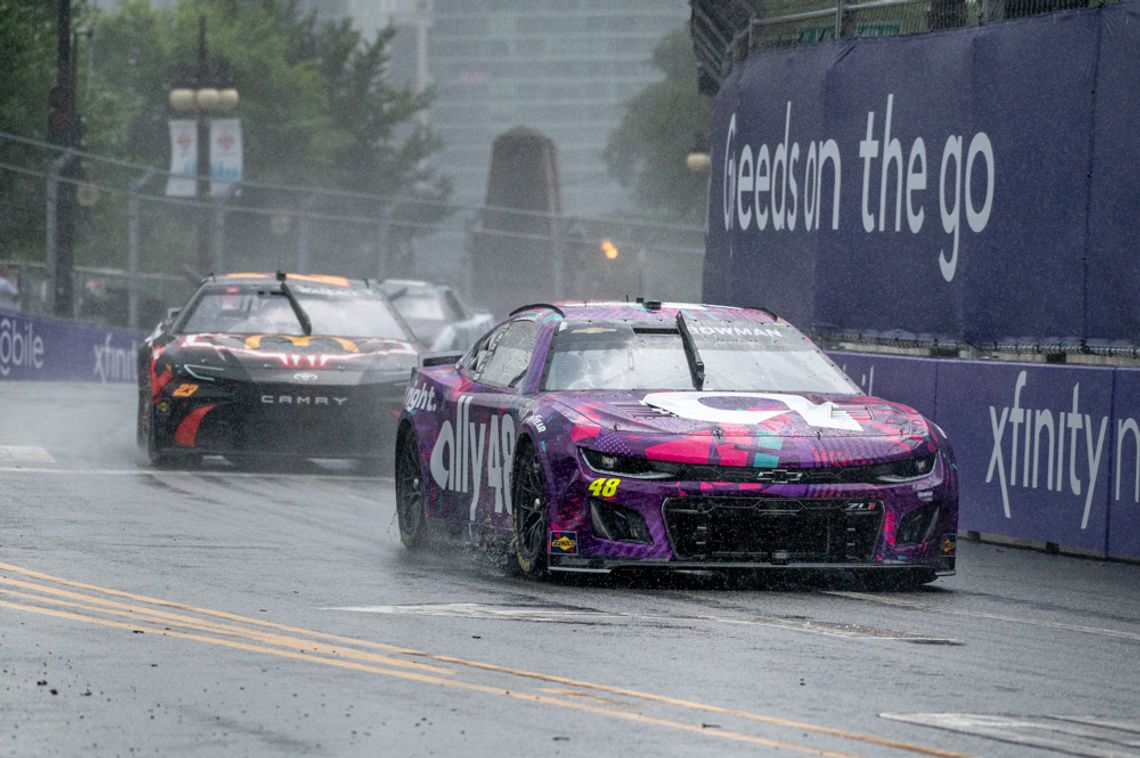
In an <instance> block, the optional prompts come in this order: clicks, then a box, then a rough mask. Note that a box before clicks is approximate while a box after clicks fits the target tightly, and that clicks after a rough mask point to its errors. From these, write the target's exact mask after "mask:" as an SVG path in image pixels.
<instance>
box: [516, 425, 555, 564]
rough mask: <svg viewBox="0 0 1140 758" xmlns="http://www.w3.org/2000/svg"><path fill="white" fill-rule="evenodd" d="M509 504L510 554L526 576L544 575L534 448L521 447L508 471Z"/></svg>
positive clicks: (542, 503)
mask: <svg viewBox="0 0 1140 758" xmlns="http://www.w3.org/2000/svg"><path fill="white" fill-rule="evenodd" d="M511 504H512V506H513V508H514V531H515V534H514V543H513V547H514V554H515V560H516V562H517V563H518V567H519V570H520V571H522V573H524V574H526V575H527V576H531V577H539V576H543V575H544V574H545V573H546V541H547V521H546V494H545V487H544V483H543V478H542V466H541V464H540V463H539V460H538V457H537V456H536V455H535V454H534V449H533V448H531V447H530V446H529V445H528V446H527V447H525V448H524V449H523V450H522V451H521V452H520V453H519V455H518V457H517V458H516V459H515V462H514V466H513V468H512V470H511Z"/></svg>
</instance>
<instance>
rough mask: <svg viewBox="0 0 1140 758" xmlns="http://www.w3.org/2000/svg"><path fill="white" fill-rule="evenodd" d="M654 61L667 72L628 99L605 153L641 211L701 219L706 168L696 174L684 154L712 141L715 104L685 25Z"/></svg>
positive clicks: (664, 43) (612, 171)
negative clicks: (703, 88) (701, 87)
mask: <svg viewBox="0 0 1140 758" xmlns="http://www.w3.org/2000/svg"><path fill="white" fill-rule="evenodd" d="M653 65H654V66H656V67H657V68H658V69H660V70H661V72H662V73H663V74H664V75H665V78H664V80H663V81H660V82H657V83H655V84H651V85H649V86H648V87H646V88H645V89H644V90H642V91H641V92H640V93H638V94H637V95H636V96H635V97H634V98H633V99H632V100H630V102H629V104H628V106H627V108H626V113H625V116H624V117H623V118H622V121H621V124H620V126H618V128H617V129H616V130H615V131H614V132H613V134H611V135H610V139H609V141H608V143H607V144H606V149H605V157H606V161H607V163H608V165H609V171H610V174H611V175H612V176H613V177H614V178H615V179H617V181H618V182H619V183H620V184H621V185H622V186H625V187H631V188H632V189H633V196H634V199H635V201H636V203H637V205H638V207H640V208H641V209H642V210H644V211H646V212H648V213H650V214H651V215H655V216H662V217H668V218H673V219H680V220H684V221H688V222H692V223H701V222H702V221H703V219H704V215H705V202H706V198H705V189H706V182H707V176H706V174H705V173H694V172H693V171H690V170H689V169H688V168H687V167H686V165H685V158H686V157H687V156H688V154H689V153H690V152H692V151H693V150H694V148H696V147H698V146H699V147H700V148H701V149H705V146H706V143H707V141H708V133H709V120H710V119H711V116H712V103H711V102H710V100H709V98H707V97H705V96H704V95H701V94H700V93H699V92H698V89H697V59H696V56H695V55H694V54H693V45H692V40H691V39H690V38H689V34H688V31H687V30H684V29H682V30H678V31H676V32H673V33H672V34H670V35H669V36H667V37H666V38H665V39H664V40H662V41H661V43H660V44H659V45H658V46H657V48H656V49H655V50H654V51H653Z"/></svg>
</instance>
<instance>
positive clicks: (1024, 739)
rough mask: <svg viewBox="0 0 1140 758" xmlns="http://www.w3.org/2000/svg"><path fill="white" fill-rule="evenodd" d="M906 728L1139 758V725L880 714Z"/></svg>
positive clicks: (1093, 756)
mask: <svg viewBox="0 0 1140 758" xmlns="http://www.w3.org/2000/svg"><path fill="white" fill-rule="evenodd" d="M879 715H880V716H881V717H882V718H885V719H890V720H892V721H902V722H905V723H908V724H917V725H919V726H928V727H933V728H935V729H945V730H947V731H951V732H958V733H961V734H969V735H973V736H977V737H987V738H989V739H992V740H997V741H999V742H1007V743H1010V744H1014V745H1024V746H1026V747H1035V748H1042V749H1045V750H1053V751H1056V752H1059V753H1065V754H1067V755H1079V756H1089V758H1126V757H1127V756H1133V757H1136V756H1140V740H1137V739H1136V736H1137V731H1136V730H1137V729H1138V728H1140V725H1138V724H1136V723H1135V722H1128V721H1112V720H1108V719H1100V718H1096V717H1093V716H995V715H990V714H980V713H881V714H879Z"/></svg>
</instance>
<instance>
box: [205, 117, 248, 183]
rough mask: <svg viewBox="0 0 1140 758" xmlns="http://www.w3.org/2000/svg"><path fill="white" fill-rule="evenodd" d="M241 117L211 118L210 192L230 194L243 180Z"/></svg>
mask: <svg viewBox="0 0 1140 758" xmlns="http://www.w3.org/2000/svg"><path fill="white" fill-rule="evenodd" d="M241 152H242V151H241V119H237V118H215V119H211V120H210V194H211V195H212V196H214V197H218V196H224V195H228V194H229V193H230V192H231V191H232V190H233V184H234V182H240V181H241V170H242V161H241Z"/></svg>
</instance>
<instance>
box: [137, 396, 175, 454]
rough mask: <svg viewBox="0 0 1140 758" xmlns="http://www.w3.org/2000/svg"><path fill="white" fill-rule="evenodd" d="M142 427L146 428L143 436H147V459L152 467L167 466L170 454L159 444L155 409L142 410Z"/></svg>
mask: <svg viewBox="0 0 1140 758" xmlns="http://www.w3.org/2000/svg"><path fill="white" fill-rule="evenodd" d="M140 413H142V414H144V415H141V416H140V425H141V426H144V427H145V431H144V432H143V434H145V436H146V457H147V459H148V460H149V461H150V463H151V465H152V466H166V465H169V463H170V454H169V453H167V452H166V451H165V450H164V449H163V448H162V447H160V446H159V444H158V439H157V437H158V429H157V424H155V421H154V409H153V408H148V409H146V410H145V411H143V410H142V409H140Z"/></svg>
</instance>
